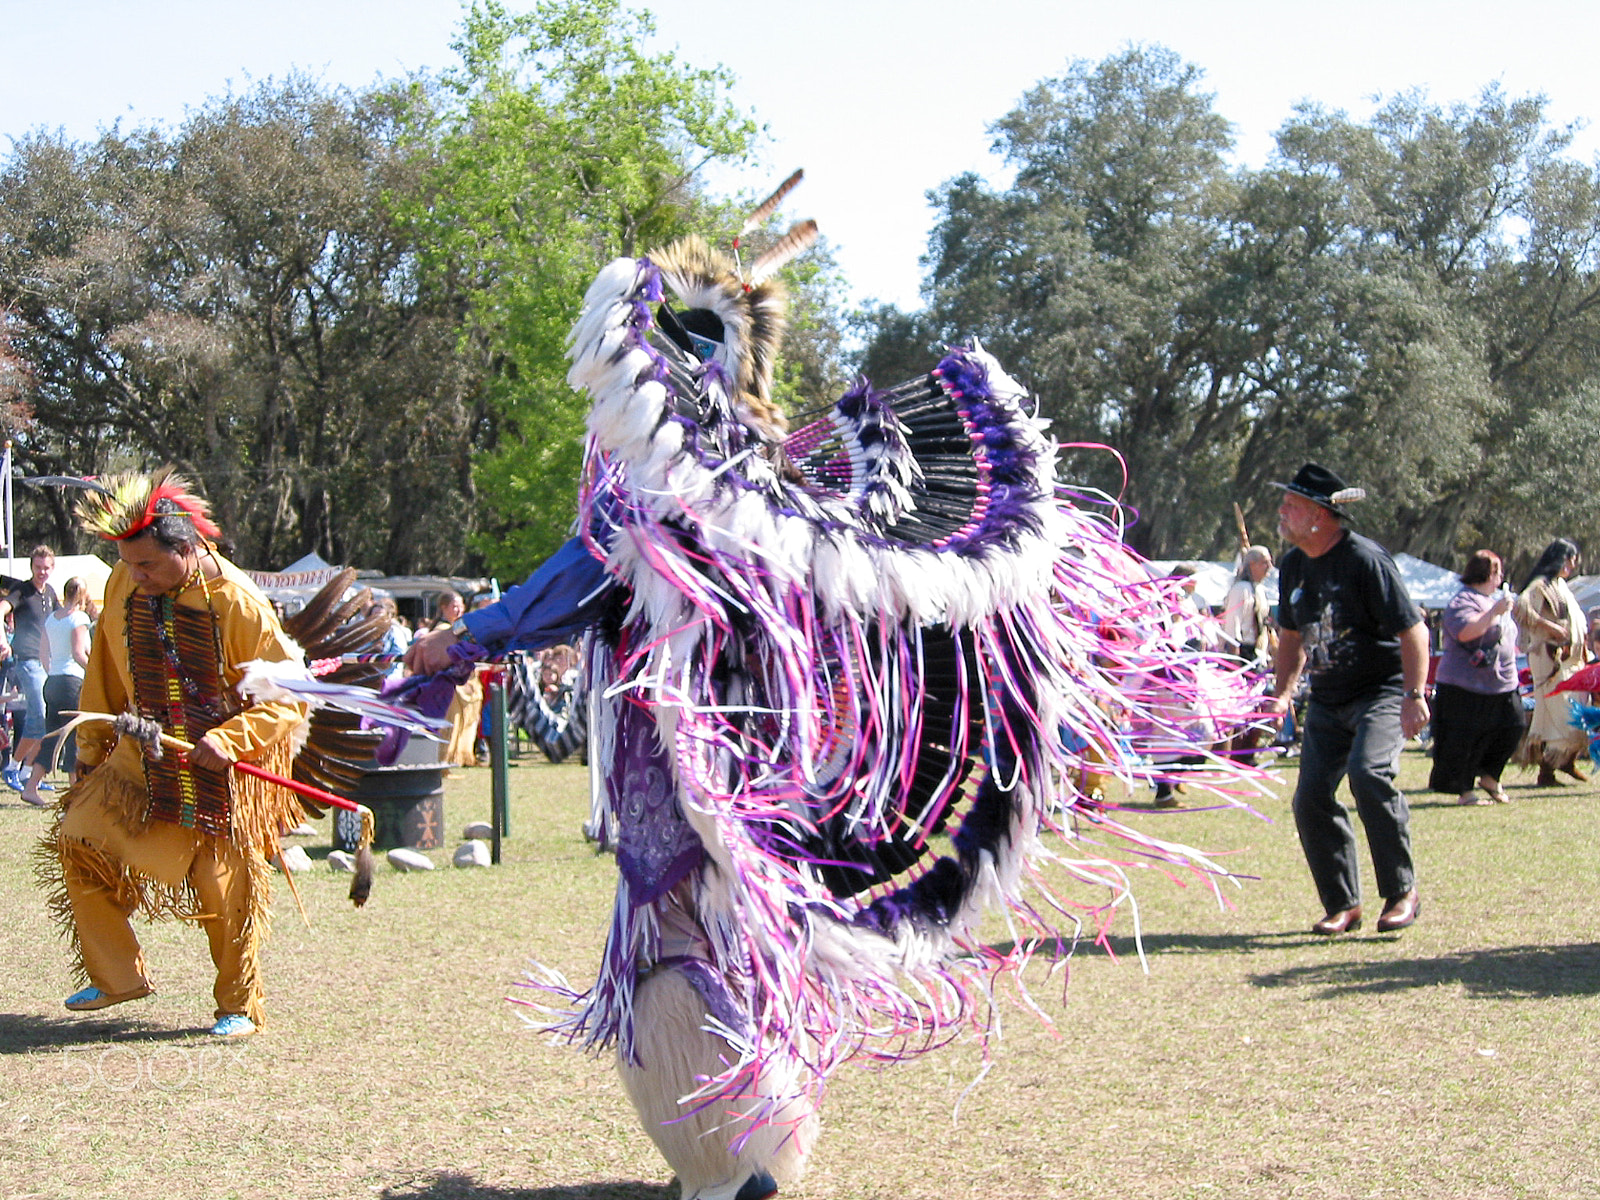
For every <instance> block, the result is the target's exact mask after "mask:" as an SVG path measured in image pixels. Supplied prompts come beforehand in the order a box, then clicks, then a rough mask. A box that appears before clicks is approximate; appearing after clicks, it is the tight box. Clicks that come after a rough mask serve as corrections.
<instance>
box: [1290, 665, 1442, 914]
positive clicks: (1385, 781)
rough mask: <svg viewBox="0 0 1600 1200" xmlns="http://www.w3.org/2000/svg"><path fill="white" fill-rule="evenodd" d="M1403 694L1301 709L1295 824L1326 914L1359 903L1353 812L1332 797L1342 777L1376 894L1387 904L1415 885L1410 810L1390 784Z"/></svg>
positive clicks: (1395, 766) (1398, 747) (1396, 757)
mask: <svg viewBox="0 0 1600 1200" xmlns="http://www.w3.org/2000/svg"><path fill="white" fill-rule="evenodd" d="M1400 703H1401V702H1400V697H1399V696H1378V697H1374V698H1371V699H1365V700H1354V701H1351V702H1350V703H1348V704H1332V705H1330V704H1318V703H1317V702H1316V701H1315V700H1313V701H1311V703H1310V704H1308V705H1307V706H1306V723H1305V730H1304V733H1303V738H1302V745H1301V750H1300V782H1299V784H1298V786H1297V787H1296V788H1295V790H1294V822H1295V827H1296V828H1297V829H1298V830H1299V831H1300V848H1301V849H1302V850H1304V851H1305V856H1306V865H1307V866H1309V867H1310V868H1311V878H1312V879H1313V880H1314V881H1315V882H1316V885H1317V895H1318V896H1319V897H1321V899H1322V908H1323V911H1324V912H1329V913H1335V912H1340V911H1342V910H1344V909H1347V908H1352V907H1354V906H1355V905H1357V904H1359V903H1360V902H1361V868H1360V863H1359V861H1358V859H1357V855H1356V835H1355V830H1354V829H1352V828H1351V825H1350V813H1349V811H1348V810H1347V809H1346V808H1345V806H1344V805H1342V804H1340V803H1339V801H1338V799H1337V797H1336V796H1335V795H1334V793H1335V792H1336V791H1338V788H1339V780H1341V779H1343V778H1344V777H1345V776H1346V775H1347V774H1348V776H1349V778H1350V794H1351V795H1352V796H1353V797H1354V798H1355V802H1356V812H1357V813H1359V814H1360V816H1361V824H1362V826H1363V827H1364V828H1365V829H1366V831H1367V845H1368V846H1369V847H1370V848H1371V850H1372V867H1373V871H1374V873H1375V874H1376V875H1377V880H1378V891H1379V894H1380V895H1382V896H1383V897H1384V898H1385V899H1386V900H1392V899H1394V898H1395V897H1396V896H1402V895H1404V894H1405V893H1406V892H1408V891H1410V890H1411V889H1412V887H1413V886H1415V884H1416V874H1415V872H1414V871H1413V870H1412V866H1411V829H1410V824H1411V810H1410V808H1409V807H1408V806H1407V804H1406V798H1405V796H1404V795H1402V794H1401V792H1400V789H1399V788H1398V787H1396V786H1395V782H1394V779H1395V773H1396V771H1397V769H1398V767H1399V763H1400V750H1401V748H1402V747H1403V746H1404V745H1405V738H1404V737H1403V736H1402V735H1401V732H1400Z"/></svg>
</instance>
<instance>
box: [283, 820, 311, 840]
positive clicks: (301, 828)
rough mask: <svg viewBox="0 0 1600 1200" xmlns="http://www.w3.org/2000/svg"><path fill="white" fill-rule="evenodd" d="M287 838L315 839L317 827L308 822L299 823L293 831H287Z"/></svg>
mask: <svg viewBox="0 0 1600 1200" xmlns="http://www.w3.org/2000/svg"><path fill="white" fill-rule="evenodd" d="M289 836H290V837H316V836H317V827H316V826H315V825H313V824H312V823H311V822H310V821H301V822H300V824H298V825H296V826H295V827H294V828H293V829H291V830H289Z"/></svg>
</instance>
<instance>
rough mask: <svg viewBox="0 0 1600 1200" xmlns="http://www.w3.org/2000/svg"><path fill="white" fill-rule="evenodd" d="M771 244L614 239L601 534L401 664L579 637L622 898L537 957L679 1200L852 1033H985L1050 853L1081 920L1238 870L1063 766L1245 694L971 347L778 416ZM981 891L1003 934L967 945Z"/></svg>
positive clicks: (767, 1185)
mask: <svg viewBox="0 0 1600 1200" xmlns="http://www.w3.org/2000/svg"><path fill="white" fill-rule="evenodd" d="M807 236H808V233H807V231H806V230H805V228H804V227H801V229H800V230H799V231H798V232H796V233H792V234H791V237H790V239H788V240H789V241H790V243H791V245H790V248H791V249H792V247H793V245H794V244H801V245H803V244H804V243H805V240H806V238H807ZM779 257H780V258H781V251H780V255H779ZM776 261H777V260H776V259H773V258H768V259H763V260H758V261H757V262H756V263H755V264H754V266H753V267H752V268H751V270H750V271H749V273H748V274H742V273H741V272H740V271H739V270H738V268H737V267H736V265H735V263H734V262H733V261H731V260H729V259H728V258H726V257H724V256H723V255H721V254H718V253H715V252H713V251H711V250H709V249H708V248H707V247H706V245H705V244H704V243H702V242H700V241H698V240H693V239H691V240H689V241H686V242H681V243H678V244H676V245H674V246H671V247H668V248H666V249H665V250H662V251H659V252H656V253H652V254H650V255H649V256H647V257H645V258H641V259H637V260H636V259H619V260H617V261H616V262H613V263H612V264H611V265H610V266H608V267H607V268H605V270H604V271H603V272H602V273H601V274H600V276H599V278H598V279H596V281H595V282H594V284H593V286H592V287H591V288H590V289H589V292H588V295H587V297H586V298H585V302H584V309H583V313H582V316H581V317H580V318H579V320H578V323H577V326H576V328H575V329H574V331H573V335H572V344H571V358H572V363H573V365H572V370H571V374H570V380H571V382H572V384H573V385H574V386H575V387H577V388H581V389H584V390H587V391H588V392H589V394H590V395H591V397H592V398H593V407H592V409H591V411H590V413H589V417H588V429H589V440H588V451H587V467H586V475H585V482H584V486H583V491H582V496H581V506H580V528H581V530H582V535H581V536H580V537H578V538H575V539H574V540H573V541H572V542H569V543H568V545H567V546H566V547H565V548H564V549H563V550H562V551H561V552H559V553H558V554H557V555H556V556H555V557H554V558H552V559H551V560H550V561H549V562H547V563H546V564H545V566H544V567H542V568H540V570H539V571H538V572H536V573H535V574H534V576H533V577H532V578H531V579H530V580H529V581H528V582H527V583H525V584H523V585H521V586H519V587H516V588H513V589H511V590H510V591H509V592H508V593H507V595H506V596H505V597H504V598H503V599H502V600H501V601H500V602H499V603H497V604H495V605H491V606H490V607H489V608H487V609H484V610H481V611H479V612H477V613H474V614H472V615H470V616H468V617H466V618H464V619H463V620H462V621H460V622H457V624H456V626H455V627H454V628H453V630H452V631H448V632H444V633H441V634H438V635H435V636H434V637H433V638H430V639H424V640H423V641H422V642H420V643H419V644H418V645H417V646H416V647H414V648H413V650H412V652H411V656H410V658H409V659H408V661H410V662H412V663H413V664H414V665H416V666H418V667H419V668H421V669H424V670H436V669H438V668H439V667H440V666H442V665H443V664H444V663H445V662H446V661H447V656H450V657H454V658H456V659H462V660H467V659H471V658H473V657H475V656H478V655H482V654H486V653H487V654H494V653H500V652H503V651H505V650H508V649H514V648H529V649H531V648H536V647H538V646H540V645H546V644H550V643H552V642H555V641H559V640H564V639H566V638H569V637H572V636H574V635H575V634H576V633H578V632H581V631H585V630H586V631H587V632H588V635H589V636H588V639H587V650H586V654H587V661H586V672H587V678H588V685H589V691H590V695H591V697H592V701H591V703H592V713H591V718H590V760H591V763H592V764H593V767H594V770H595V772H596V787H597V790H598V792H599V798H600V807H601V810H602V813H603V825H604V836H605V837H606V838H607V840H608V841H609V843H610V844H611V845H612V846H614V848H615V850H616V854H617V863H618V869H619V879H618V885H617V897H616V906H615V910H614V914H613V918H612V925H611V931H610V937H609V940H608V943H607V947H606V952H605V957H604V961H603V963H602V965H601V969H600V974H599V978H598V980H597V981H596V983H595V984H594V986H593V987H592V988H591V989H590V990H588V991H587V992H585V993H583V994H581V995H577V994H573V993H571V992H570V991H567V990H565V987H564V984H563V983H562V981H561V980H560V978H559V977H558V976H554V975H543V976H541V977H540V978H539V980H538V982H537V983H536V984H535V985H534V986H536V987H537V988H539V989H541V990H542V994H544V995H545V996H546V998H548V997H549V995H550V994H551V993H554V994H555V995H556V996H558V997H563V998H564V999H565V1001H566V1002H567V1003H568V1004H570V1006H571V1007H570V1008H569V1009H567V1010H566V1011H565V1014H564V1015H561V1013H560V1011H559V1010H558V1012H557V1015H556V1016H555V1017H554V1019H553V1021H552V1027H554V1028H557V1029H559V1030H562V1031H564V1032H565V1033H566V1034H568V1035H569V1036H570V1037H572V1038H574V1039H576V1040H578V1041H581V1042H582V1043H584V1044H585V1045H587V1046H589V1047H592V1048H604V1047H615V1050H616V1053H617V1057H618V1061H619V1065H620V1069H621V1072H622V1077H623V1081H624V1083H625V1085H626V1088H627V1091H628V1094H629V1096H630V1097H631V1099H632V1101H633V1103H634V1106H635V1108H636V1109H637V1110H638V1112H639V1115H640V1118H641V1120H642V1122H643V1124H644V1127H645V1129H646V1130H647V1131H648V1133H649V1134H650V1136H651V1138H652V1139H653V1140H654V1141H655V1142H656V1144H657V1146H658V1147H659V1148H660V1149H661V1151H662V1153H663V1154H664V1156H665V1157H666V1159H667V1161H668V1163H669V1164H670V1165H671V1166H672V1168H673V1170H674V1171H675V1172H676V1173H677V1175H678V1177H679V1180H680V1183H681V1187H682V1194H683V1196H684V1197H685V1200H693V1198H696V1197H698V1198H700V1200H734V1198H737V1200H753V1198H755V1197H761V1196H767V1195H770V1194H773V1193H774V1192H775V1190H776V1185H777V1182H778V1181H779V1180H782V1179H783V1178H785V1177H792V1176H795V1175H797V1174H798V1173H799V1171H800V1169H801V1168H802V1167H803V1165H804V1162H805V1159H806V1156H807V1155H808V1153H809V1152H810V1150H811V1147H812V1144H813V1142H814V1140H815V1137H816V1130H817V1117H816V1113H817V1108H818V1105H819V1103H820V1100H821V1097H822V1092H823V1088H824V1085H825V1083H826V1081H827V1079H828V1077H829V1075H830V1074H831V1073H832V1072H833V1070H834V1069H835V1068H837V1067H838V1066H840V1065H841V1064H843V1063H845V1062H846V1061H849V1060H852V1059H866V1060H873V1061H882V1060H885V1059H893V1058H898V1057H905V1056H909V1055H912V1054H915V1053H918V1052H920V1051H922V1050H924V1049H927V1048H930V1047H932V1046H935V1045H938V1044H941V1043H943V1042H944V1041H947V1040H949V1039H950V1038H952V1037H954V1036H956V1035H957V1034H958V1033H959V1032H960V1031H962V1030H963V1029H964V1028H968V1027H972V1028H977V1029H979V1030H982V1029H984V1028H985V1027H986V1024H987V1019H988V1005H987V989H988V987H989V985H990V983H991V982H992V978H993V976H994V975H996V974H997V973H999V972H1003V971H1016V970H1019V969H1020V968H1021V967H1022V966H1023V965H1024V963H1025V962H1026V960H1027V958H1028V955H1029V954H1030V953H1031V951H1032V949H1033V948H1034V947H1035V946H1036V945H1037V944H1038V941H1037V938H1039V937H1044V936H1046V935H1049V934H1053V933H1054V930H1055V925H1056V924H1057V923H1066V924H1074V925H1076V924H1077V923H1078V921H1079V918H1078V917H1077V916H1076V915H1075V914H1074V911H1073V905H1072V902H1070V901H1069V900H1067V899H1064V898H1057V897H1053V896H1050V895H1049V894H1048V893H1047V892H1046V891H1044V890H1043V887H1042V882H1041V880H1040V878H1039V876H1038V874H1037V872H1036V870H1035V868H1036V867H1037V865H1038V864H1039V862H1040V861H1041V860H1043V859H1046V858H1050V859H1054V860H1055V861H1057V862H1059V863H1062V864H1064V865H1065V869H1066V871H1067V872H1068V873H1069V874H1070V875H1071V876H1073V877H1076V878H1077V879H1078V880H1080V881H1087V882H1089V883H1092V884H1096V885H1101V886H1102V887H1103V888H1104V889H1108V891H1104V892H1101V894H1100V897H1099V899H1098V902H1097V903H1093V904H1084V905H1083V906H1082V907H1081V911H1082V912H1083V913H1085V914H1086V915H1087V914H1097V915H1098V916H1099V917H1104V916H1105V915H1106V914H1107V913H1108V912H1109V909H1110V907H1111V906H1112V905H1114V904H1115V903H1117V902H1119V901H1120V900H1121V899H1122V898H1123V897H1124V896H1125V895H1126V875H1127V868H1128V866H1129V865H1130V864H1135V863H1137V864H1144V863H1152V864H1161V865H1163V866H1164V865H1165V864H1167V863H1171V862H1186V863H1189V864H1191V865H1193V866H1194V867H1195V868H1196V869H1197V870H1199V871H1200V872H1202V873H1204V874H1205V875H1206V876H1207V877H1208V878H1210V879H1211V880H1213V881H1215V880H1217V879H1218V878H1220V877H1221V872H1218V871H1216V870H1215V869H1214V868H1213V867H1212V866H1211V865H1210V864H1208V863H1206V862H1204V860H1202V859H1200V858H1199V857H1198V856H1197V855H1193V854H1191V853H1190V852H1188V851H1186V850H1183V849H1182V848H1180V847H1177V846H1172V845H1168V844H1165V843H1162V842H1159V841H1157V840H1154V839H1152V838H1149V837H1147V836H1145V835H1143V834H1139V833H1136V832H1134V831H1132V830H1128V829H1123V828H1120V827H1118V826H1116V825H1114V823H1113V822H1112V821H1111V820H1110V819H1109V817H1108V816H1107V814H1106V813H1105V812H1104V811H1103V809H1102V808H1101V807H1100V805H1099V804H1098V802H1095V801H1092V800H1090V799H1089V798H1088V797H1087V796H1086V795H1085V793H1084V791H1081V790H1080V788H1079V786H1078V785H1079V783H1080V781H1082V780H1083V779H1085V777H1086V776H1092V777H1094V778H1097V779H1105V778H1108V777H1111V776H1121V777H1122V778H1123V779H1125V780H1127V781H1129V782H1132V781H1134V780H1135V779H1137V778H1148V774H1149V768H1147V767H1141V766H1140V764H1139V763H1138V762H1137V761H1135V759H1134V758H1133V756H1132V755H1131V753H1130V752H1129V751H1128V750H1126V749H1125V747H1126V745H1127V737H1128V735H1129V734H1130V733H1132V734H1133V735H1135V736H1137V737H1141V738H1144V739H1146V740H1154V741H1160V742H1163V743H1164V744H1168V745H1171V746H1179V747H1182V748H1183V749H1184V750H1185V751H1192V750H1194V749H1195V748H1196V746H1197V745H1198V746H1203V745H1205V744H1209V743H1210V742H1212V741H1215V740H1216V739H1217V737H1218V736H1219V734H1218V730H1217V725H1218V723H1219V721H1222V722H1225V721H1226V719H1227V718H1228V717H1229V716H1230V715H1237V714H1242V713H1244V712H1246V711H1247V710H1248V709H1249V708H1250V707H1251V702H1250V701H1249V700H1248V698H1247V697H1246V696H1245V695H1244V689H1243V686H1242V684H1241V683H1239V682H1238V679H1237V677H1236V676H1234V675H1232V674H1229V673H1227V672H1225V671H1223V670H1221V669H1220V668H1217V667H1215V666H1213V665H1212V664H1210V663H1208V661H1207V660H1206V659H1205V657H1204V656H1203V655H1198V654H1196V653H1195V652H1193V651H1190V650H1186V649H1185V648H1184V642H1185V640H1186V638H1187V637H1188V636H1189V634H1188V633H1187V632H1186V630H1185V629H1184V628H1183V627H1182V622H1183V621H1184V620H1185V619H1186V618H1184V617H1183V616H1182V612H1183V609H1182V608H1181V606H1179V605H1178V604H1177V601H1176V593H1175V591H1174V590H1173V585H1171V584H1170V583H1168V582H1165V581H1159V580H1155V579H1153V578H1152V576H1151V572H1150V571H1149V570H1148V569H1146V568H1145V566H1144V564H1143V563H1142V562H1141V561H1140V560H1138V559H1137V558H1136V557H1135V556H1133V555H1132V554H1130V553H1129V552H1127V551H1126V550H1125V549H1124V548H1123V547H1122V545H1121V542H1120V540H1119V537H1118V533H1117V530H1116V529H1115V528H1114V527H1113V525H1112V524H1111V523H1110V522H1109V521H1107V520H1106V519H1104V517H1103V516H1102V515H1098V514H1097V513H1096V512H1094V511H1093V510H1092V509H1091V508H1089V507H1080V506H1078V505H1075V504H1073V503H1070V502H1068V500H1067V499H1066V498H1065V496H1064V495H1063V494H1062V493H1061V492H1060V491H1059V490H1058V486H1057V483H1056V480H1055V475H1054V465H1055V447H1054V445H1053V443H1051V442H1050V441H1049V440H1048V439H1047V438H1046V437H1045V436H1044V433H1043V429H1042V425H1041V423H1040V422H1038V421H1036V420H1034V419H1033V418H1031V417H1030V415H1029V414H1028V412H1027V411H1026V409H1025V407H1024V405H1025V401H1026V397H1025V395H1024V393H1023V391H1022V389H1021V388H1019V387H1018V386H1017V384H1016V383H1014V382H1013V381H1012V380H1011V379H1010V378H1009V377H1008V376H1007V375H1006V374H1005V372H1004V371H1003V370H1002V369H1001V368H1000V365H999V364H998V363H997V362H996V361H995V360H994V359H993V358H992V357H990V356H989V355H988V354H986V353H984V352H983V351H982V350H981V349H980V348H978V347H976V346H974V347H970V348H966V349H960V350H954V351H952V352H950V353H949V354H948V355H947V356H946V357H945V358H944V360H943V361H941V362H940V363H939V364H938V365H937V367H936V368H935V369H934V370H933V371H931V372H930V373H929V374H928V375H926V376H923V377H921V378H919V379H916V380H913V381H911V382H909V383H907V384H904V385H902V386H900V387H898V388H894V389H891V390H889V391H886V392H885V391H876V390H873V389H872V388H871V387H869V386H867V385H866V384H862V385H860V386H858V387H857V388H856V389H854V390H853V391H851V392H850V393H849V394H848V395H846V396H844V397H843V398H842V399H840V400H839V401H838V402H837V403H836V404H834V405H832V406H831V407H830V408H829V409H828V410H826V411H825V412H823V413H821V414H819V415H818V416H817V419H816V420H814V421H810V422H808V423H806V424H804V425H803V427H801V428H799V429H797V430H795V431H794V432H792V433H790V432H788V431H787V428H786V421H785V418H784V416H783V414H782V413H781V412H780V411H779V410H778V409H777V408H776V407H775V406H774V404H773V403H772V399H771V383H772V373H773V363H774V359H775V357H776V354H777V351H778V347H779V342H780V339H781V336H782V331H783V319H784V304H783V294H782V291H781V288H780V287H779V285H778V284H777V282H776V281H775V280H773V279H772V278H770V274H771V271H772V270H775V269H776ZM1189 611H1190V613H1191V614H1192V612H1193V610H1189ZM1202 694H1203V695H1204V703H1201V700H1200V697H1201V696H1202ZM1206 705H1209V706H1210V708H1209V709H1207V707H1206ZM1219 769H1220V770H1222V771H1223V772H1224V773H1225V772H1226V768H1225V767H1222V766H1221V765H1220V764H1219ZM1042 829H1044V830H1048V831H1051V832H1053V833H1054V834H1057V835H1059V838H1058V839H1057V847H1056V849H1054V850H1051V849H1048V848H1047V846H1046V844H1045V843H1044V842H1042V841H1041V840H1040V837H1039V834H1040V832H1041V830H1042ZM1113 834H1114V835H1116V836H1115V837H1112V836H1111V835H1113ZM945 839H948V840H947V841H946V840H945ZM1063 839H1064V842H1065V843H1066V845H1062V844H1061V843H1062V840H1063ZM1118 841H1122V842H1125V843H1126V848H1125V849H1124V850H1123V851H1121V852H1113V851H1112V849H1111V844H1112V843H1113V842H1118ZM1067 845H1070V846H1071V847H1072V848H1074V849H1075V850H1076V851H1077V854H1076V855H1072V856H1069V855H1066V854H1063V853H1061V851H1062V850H1063V849H1065V848H1066V846H1067ZM1119 858H1121V859H1122V860H1125V861H1119ZM1025 881H1026V882H1027V883H1030V884H1032V885H1033V890H1032V894H1031V896H1030V893H1029V891H1028V889H1026V888H1025V886H1024V884H1025ZM1040 897H1043V900H1042V902H1041V899H1040ZM991 910H997V911H1000V912H1003V913H1004V914H1005V915H1006V917H1007V919H1008V920H1009V921H1011V922H1012V929H1013V933H1014V936H1013V937H1012V939H1011V941H1010V945H1011V946H1012V947H1013V948H1012V949H1007V950H1000V949H996V948H995V947H991V946H985V945H983V944H982V943H981V941H979V940H978V938H977V935H976V929H977V924H978V921H979V919H980V917H981V916H982V915H983V914H984V913H985V912H986V911H991ZM1052 913H1053V915H1054V918H1055V920H1054V921H1052V920H1051V919H1050V917H1051V914H1052Z"/></svg>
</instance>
